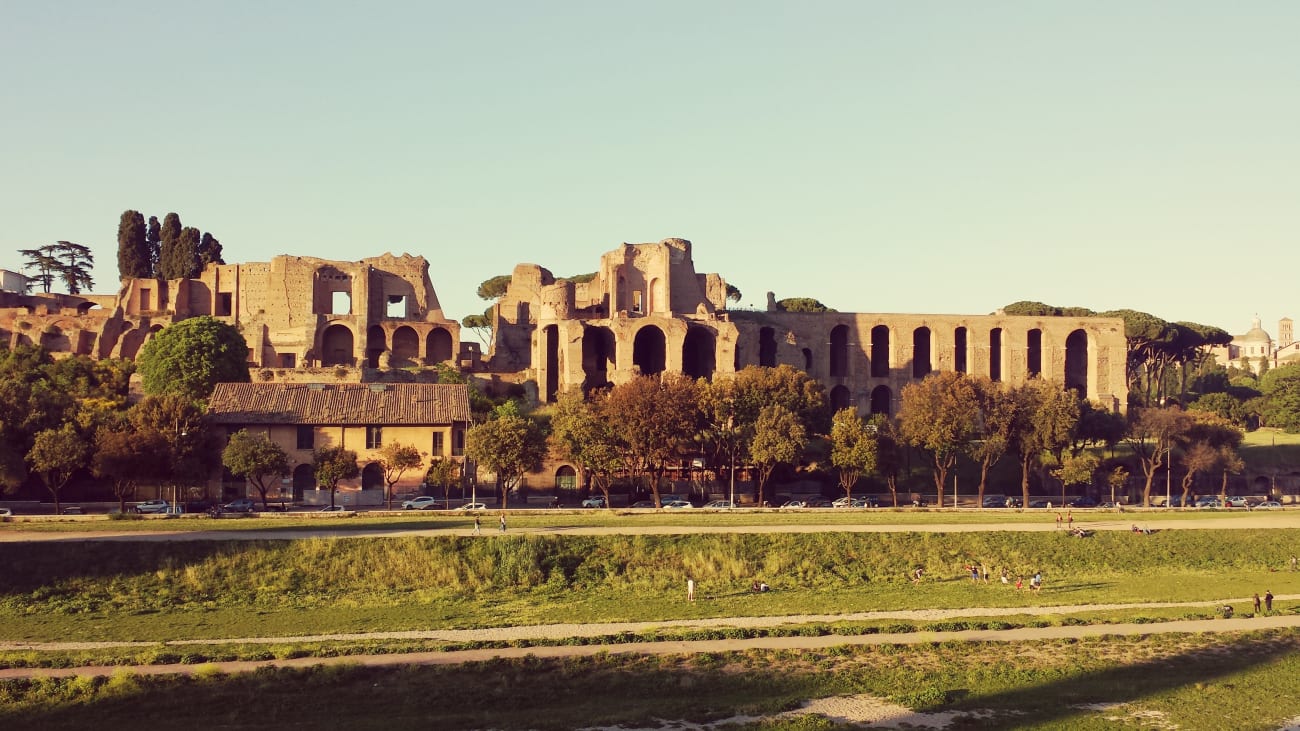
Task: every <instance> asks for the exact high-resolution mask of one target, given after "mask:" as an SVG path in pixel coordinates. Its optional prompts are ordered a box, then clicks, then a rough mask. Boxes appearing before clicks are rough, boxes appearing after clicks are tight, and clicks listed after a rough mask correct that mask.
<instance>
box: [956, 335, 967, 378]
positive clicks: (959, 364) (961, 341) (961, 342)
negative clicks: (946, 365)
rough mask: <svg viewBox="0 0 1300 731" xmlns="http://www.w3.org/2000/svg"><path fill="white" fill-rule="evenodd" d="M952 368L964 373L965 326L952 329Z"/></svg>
mask: <svg viewBox="0 0 1300 731" xmlns="http://www.w3.org/2000/svg"><path fill="white" fill-rule="evenodd" d="M952 350H953V353H952V369H953V370H954V371H957V372H958V373H966V372H967V371H966V369H967V367H968V366H967V364H966V328H964V327H959V328H957V329H956V330H953V331H952Z"/></svg>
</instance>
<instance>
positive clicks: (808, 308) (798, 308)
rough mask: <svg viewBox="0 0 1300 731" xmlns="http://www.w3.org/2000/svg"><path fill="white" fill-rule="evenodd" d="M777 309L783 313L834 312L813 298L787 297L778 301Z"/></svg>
mask: <svg viewBox="0 0 1300 731" xmlns="http://www.w3.org/2000/svg"><path fill="white" fill-rule="evenodd" d="M776 309H777V310H779V311H781V312H834V311H835V310H832V309H831V308H829V307H827V306H826V305H824V304H822V303H821V302H819V301H817V300H815V299H813V298H811V297H787V298H785V299H783V300H777V302H776Z"/></svg>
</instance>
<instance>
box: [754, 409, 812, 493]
mask: <svg viewBox="0 0 1300 731" xmlns="http://www.w3.org/2000/svg"><path fill="white" fill-rule="evenodd" d="M807 446H808V433H807V429H806V428H805V427H804V424H803V421H802V420H801V419H800V418H799V417H798V415H796V414H795V413H794V412H793V411H791V410H790V409H787V408H786V407H785V406H782V405H781V404H773V405H771V406H765V407H763V410H762V411H760V412H759V413H758V420H757V421H755V422H754V437H753V441H752V443H751V444H750V447H749V454H750V462H752V463H753V465H754V467H755V468H757V471H758V476H757V477H758V479H757V480H755V482H756V483H757V488H758V495H757V496H756V501H757V503H758V504H759V505H762V504H763V488H764V486H766V485H767V481H768V480H769V479H770V478H771V477H772V470H774V469H775V468H776V466H777V465H778V464H782V463H785V464H795V463H796V462H797V461H798V460H799V456H800V455H801V454H803V450H804V449H805V448H806V447H807Z"/></svg>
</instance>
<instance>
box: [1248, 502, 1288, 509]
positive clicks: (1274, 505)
mask: <svg viewBox="0 0 1300 731" xmlns="http://www.w3.org/2000/svg"><path fill="white" fill-rule="evenodd" d="M1255 509H1256V510H1281V509H1282V503H1279V502H1278V501H1276V500H1265V501H1264V502H1262V503H1260V504H1258V505H1256V506H1255Z"/></svg>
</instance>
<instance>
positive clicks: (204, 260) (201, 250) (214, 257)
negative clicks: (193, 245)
mask: <svg viewBox="0 0 1300 731" xmlns="http://www.w3.org/2000/svg"><path fill="white" fill-rule="evenodd" d="M197 255H198V256H197V258H198V269H199V272H202V271H203V269H204V267H206V266H207V265H209V264H225V263H226V261H225V260H224V259H222V258H221V242H220V241H217V239H216V237H215V236H213V235H212V234H210V233H206V232H205V233H204V234H203V238H202V239H200V240H199V245H198V249H197Z"/></svg>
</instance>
